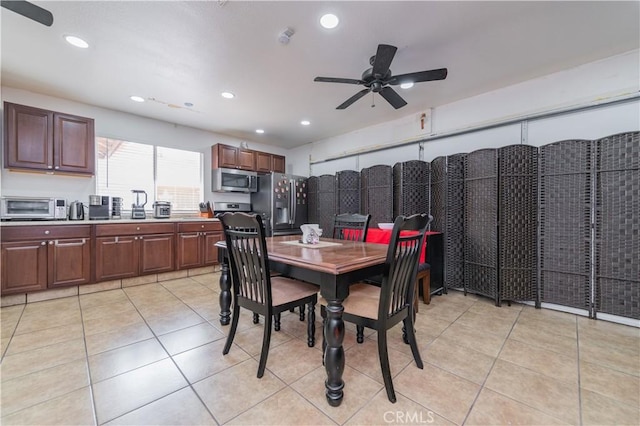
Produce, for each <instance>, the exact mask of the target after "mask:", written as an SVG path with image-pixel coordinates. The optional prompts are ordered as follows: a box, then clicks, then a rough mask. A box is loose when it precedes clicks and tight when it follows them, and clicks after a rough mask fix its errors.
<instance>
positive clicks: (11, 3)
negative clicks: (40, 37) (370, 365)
mask: <svg viewBox="0 0 640 426" xmlns="http://www.w3.org/2000/svg"><path fill="white" fill-rule="evenodd" d="M0 5H2V7H4V8H5V9H9V10H12V11H14V12H15V13H17V14H20V15H22V16H24V17H26V18H29V19H32V20H34V21H36V22H39V23H40V24H42V25H46V26H47V27H50V26H51V24H53V15H52V14H51V12H49V11H48V10H47V9H43V8H41V7H40V6H36V5H35V4H33V3H31V2H28V1H25V0H2V1H0Z"/></svg>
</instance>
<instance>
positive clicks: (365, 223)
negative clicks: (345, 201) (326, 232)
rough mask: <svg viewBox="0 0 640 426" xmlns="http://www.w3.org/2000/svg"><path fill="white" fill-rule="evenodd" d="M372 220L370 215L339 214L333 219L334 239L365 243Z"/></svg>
mask: <svg viewBox="0 0 640 426" xmlns="http://www.w3.org/2000/svg"><path fill="white" fill-rule="evenodd" d="M370 220H371V215H370V214H367V215H363V214H357V213H344V214H337V215H335V216H334V218H333V238H335V239H337V240H350V241H364V240H365V238H367V231H368V230H369V221H370Z"/></svg>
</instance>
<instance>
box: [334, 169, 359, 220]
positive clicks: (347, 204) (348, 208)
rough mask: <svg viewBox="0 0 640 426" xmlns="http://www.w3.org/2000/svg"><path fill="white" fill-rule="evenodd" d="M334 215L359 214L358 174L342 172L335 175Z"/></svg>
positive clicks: (349, 171) (351, 171)
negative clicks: (335, 203)
mask: <svg viewBox="0 0 640 426" xmlns="http://www.w3.org/2000/svg"><path fill="white" fill-rule="evenodd" d="M336 201H337V205H336V214H342V213H360V173H359V172H356V171H353V170H343V171H340V172H337V173H336Z"/></svg>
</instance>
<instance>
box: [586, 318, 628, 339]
mask: <svg viewBox="0 0 640 426" xmlns="http://www.w3.org/2000/svg"><path fill="white" fill-rule="evenodd" d="M578 329H579V330H580V334H581V335H585V334H591V335H597V336H598V337H603V338H606V337H607V336H612V335H613V336H618V337H622V336H626V337H631V338H634V339H638V338H640V329H638V328H636V327H631V326H628V325H622V324H616V323H614V322H610V321H602V320H594V319H591V318H586V317H578Z"/></svg>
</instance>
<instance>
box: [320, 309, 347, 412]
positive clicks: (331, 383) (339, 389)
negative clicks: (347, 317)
mask: <svg viewBox="0 0 640 426" xmlns="http://www.w3.org/2000/svg"><path fill="white" fill-rule="evenodd" d="M343 311H344V307H343V306H342V302H341V301H340V300H329V301H328V305H327V321H326V323H325V330H324V331H325V338H326V341H327V348H326V349H325V352H324V367H325V369H326V370H327V381H326V382H325V387H326V389H327V391H326V395H327V402H328V403H329V405H331V406H332V407H337V406H339V405H340V403H341V402H342V397H343V389H344V381H343V380H342V373H343V372H344V349H343V348H342V341H343V340H344V321H343V320H342V312H343Z"/></svg>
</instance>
